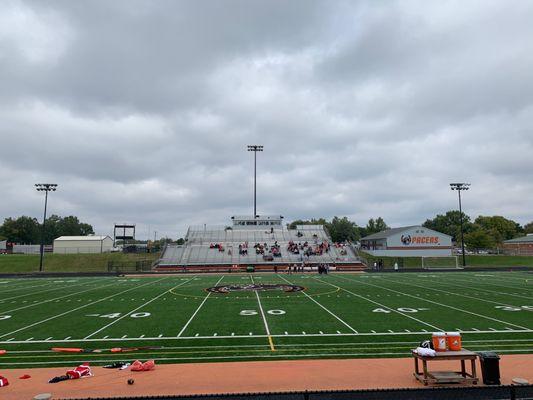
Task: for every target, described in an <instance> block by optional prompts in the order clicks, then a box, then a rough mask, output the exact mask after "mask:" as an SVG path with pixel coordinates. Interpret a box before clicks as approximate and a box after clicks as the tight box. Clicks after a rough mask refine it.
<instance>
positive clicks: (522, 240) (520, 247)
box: [503, 233, 533, 256]
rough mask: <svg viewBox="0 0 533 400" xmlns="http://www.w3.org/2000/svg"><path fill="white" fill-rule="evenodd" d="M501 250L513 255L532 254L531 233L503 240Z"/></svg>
mask: <svg viewBox="0 0 533 400" xmlns="http://www.w3.org/2000/svg"><path fill="white" fill-rule="evenodd" d="M503 251H504V253H505V254H510V255H514V256H533V233H529V234H528V235H527V236H522V237H519V238H514V239H510V240H506V241H505V242H503Z"/></svg>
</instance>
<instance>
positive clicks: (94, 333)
mask: <svg viewBox="0 0 533 400" xmlns="http://www.w3.org/2000/svg"><path fill="white" fill-rule="evenodd" d="M193 279H194V277H193V278H191V279H189V280H188V281H185V282H182V283H180V284H179V285H176V286H174V287H173V288H170V289H168V290H165V291H164V292H163V293H160V294H159V295H157V296H156V297H154V298H153V299H151V300H148V301H147V302H146V303H144V304H141V305H140V306H139V307H136V308H134V309H133V310H131V311H129V312H127V313H126V314H124V315H122V316H121V317H119V318H117V319H114V320H113V321H111V322H110V323H109V324H107V325H104V326H103V327H101V328H100V329H97V330H96V331H94V332H93V333H90V334H89V335H87V336H85V338H84V339H89V338H90V337H91V336H94V335H96V334H97V333H100V332H102V331H103V330H105V329H107V328H109V327H110V326H111V325H114V324H116V323H117V322H118V321H120V320H122V319H124V318H126V317H128V316H130V315H131V314H133V313H134V312H135V311H137V310H140V309H141V308H143V307H146V306H147V305H148V304H150V303H151V302H153V301H156V300H157V299H159V298H160V297H161V296H164V295H165V294H167V293H169V292H170V291H171V290H173V289H176V288H177V287H180V286H182V285H185V284H186V283H188V282H190V281H192V280H193ZM143 336H144V335H143Z"/></svg>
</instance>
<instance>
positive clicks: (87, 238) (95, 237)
mask: <svg viewBox="0 0 533 400" xmlns="http://www.w3.org/2000/svg"><path fill="white" fill-rule="evenodd" d="M105 238H109V239H111V237H109V236H107V235H92V236H60V237H58V238H56V239H54V241H55V240H57V241H65V242H67V241H80V242H81V241H86V242H95V241H98V242H100V241H102V240H104V239H105Z"/></svg>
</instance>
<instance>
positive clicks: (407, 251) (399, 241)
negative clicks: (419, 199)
mask: <svg viewBox="0 0 533 400" xmlns="http://www.w3.org/2000/svg"><path fill="white" fill-rule="evenodd" d="M361 250H363V251H365V252H367V253H370V254H372V255H373V256H378V257H449V256H451V255H452V237H451V236H449V235H446V234H444V233H440V232H437V231H434V230H432V229H428V228H424V227H423V226H419V225H414V226H404V227H401V228H393V229H387V230H385V231H382V232H378V233H374V234H372V235H369V236H366V237H364V238H362V239H361Z"/></svg>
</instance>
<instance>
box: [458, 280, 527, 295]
mask: <svg viewBox="0 0 533 400" xmlns="http://www.w3.org/2000/svg"><path fill="white" fill-rule="evenodd" d="M461 282H470V283H476V284H479V283H480V282H479V281H471V280H465V279H463V280H461ZM448 283H450V284H452V285H455V286H459V287H463V288H468V289H472V287H470V286H464V285H460V284H458V283H456V281H455V280H454V279H453V278H451V282H450V280H448ZM481 283H482V284H488V285H491V286H497V287H499V288H507V289H511V290H523V289H524V288H518V287H516V288H511V287H508V286H503V285H497V284H495V283H488V282H481ZM475 290H479V291H483V292H487V293H491V294H493V293H497V294H500V295H503V296H511V297H518V298H521V299H526V300H533V297H531V296H523V295H520V294H513V293H505V292H500V291H496V290H490V289H482V288H479V287H476V288H475Z"/></svg>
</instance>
